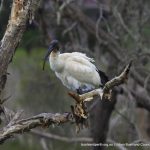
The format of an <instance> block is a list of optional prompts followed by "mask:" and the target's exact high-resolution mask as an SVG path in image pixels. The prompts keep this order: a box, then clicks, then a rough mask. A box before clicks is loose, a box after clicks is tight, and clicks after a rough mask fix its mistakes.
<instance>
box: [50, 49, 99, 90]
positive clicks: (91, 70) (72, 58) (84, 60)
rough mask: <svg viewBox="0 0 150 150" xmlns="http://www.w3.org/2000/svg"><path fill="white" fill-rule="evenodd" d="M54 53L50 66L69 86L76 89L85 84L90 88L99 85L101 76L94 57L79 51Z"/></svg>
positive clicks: (51, 55) (51, 56)
mask: <svg viewBox="0 0 150 150" xmlns="http://www.w3.org/2000/svg"><path fill="white" fill-rule="evenodd" d="M53 53H54V52H52V53H51V54H50V57H49V63H50V67H51V69H52V70H53V71H55V74H56V76H57V77H58V78H59V79H60V80H61V81H62V83H63V84H64V85H65V86H66V87H67V88H69V89H71V90H74V91H75V90H77V89H79V88H82V87H83V86H86V87H87V88H89V89H92V88H95V87H98V86H99V84H100V77H99V74H98V72H97V69H96V67H95V65H94V64H92V62H94V60H93V59H91V58H89V57H87V56H86V55H85V54H82V53H78V52H74V53H64V54H60V53H59V52H57V54H56V53H55V54H53Z"/></svg>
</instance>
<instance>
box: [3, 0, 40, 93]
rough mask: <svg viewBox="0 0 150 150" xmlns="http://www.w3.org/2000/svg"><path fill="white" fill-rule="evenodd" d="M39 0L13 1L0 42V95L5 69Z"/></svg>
mask: <svg viewBox="0 0 150 150" xmlns="http://www.w3.org/2000/svg"><path fill="white" fill-rule="evenodd" d="M39 2H40V0H35V1H32V0H13V4H12V9H11V15H10V19H9V21H8V25H7V29H6V31H5V34H4V36H3V38H2V40H1V42H0V68H1V69H0V93H1V91H2V90H3V88H4V86H5V82H6V80H7V68H8V64H9V63H10V61H11V59H12V57H13V54H14V52H15V49H16V47H17V45H18V44H19V42H20V41H21V38H22V35H23V33H24V31H25V28H26V23H27V20H28V19H31V18H33V16H34V12H35V10H36V8H37V7H38V5H39Z"/></svg>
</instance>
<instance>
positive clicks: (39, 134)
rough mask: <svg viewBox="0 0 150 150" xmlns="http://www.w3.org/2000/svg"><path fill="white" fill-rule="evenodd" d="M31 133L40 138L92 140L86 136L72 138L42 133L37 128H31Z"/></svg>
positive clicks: (75, 140)
mask: <svg viewBox="0 0 150 150" xmlns="http://www.w3.org/2000/svg"><path fill="white" fill-rule="evenodd" d="M31 134H34V135H38V136H40V137H42V138H46V139H54V140H59V141H62V142H69V143H72V142H92V141H93V140H92V138H88V137H77V138H73V137H64V136H60V135H56V134H52V133H44V132H40V131H38V130H31Z"/></svg>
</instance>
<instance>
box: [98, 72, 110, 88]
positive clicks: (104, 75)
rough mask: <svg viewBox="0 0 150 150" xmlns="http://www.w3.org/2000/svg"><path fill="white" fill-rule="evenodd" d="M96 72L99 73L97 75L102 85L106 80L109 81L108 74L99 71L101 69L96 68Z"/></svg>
mask: <svg viewBox="0 0 150 150" xmlns="http://www.w3.org/2000/svg"><path fill="white" fill-rule="evenodd" d="M97 72H98V73H99V76H100V80H101V83H102V85H103V86H104V85H105V84H106V83H107V82H108V81H109V78H108V76H107V75H106V74H105V72H103V71H101V70H99V69H98V70H97Z"/></svg>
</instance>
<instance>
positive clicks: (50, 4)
mask: <svg viewBox="0 0 150 150" xmlns="http://www.w3.org/2000/svg"><path fill="white" fill-rule="evenodd" d="M11 5H12V0H0V39H2V37H3V34H4V32H5V29H6V27H7V23H8V19H9V14H10V10H11ZM52 39H58V40H59V41H60V43H61V51H62V52H73V51H78V52H83V53H86V54H87V56H89V57H93V58H94V59H95V64H96V65H97V66H98V68H99V69H101V70H103V71H104V72H106V74H107V75H108V76H109V79H111V78H113V77H114V76H116V75H118V74H119V73H120V72H121V71H122V70H123V68H124V67H125V65H126V64H128V63H129V61H130V60H131V59H132V60H134V62H133V66H132V69H131V73H130V77H129V80H128V82H127V83H126V84H124V85H122V86H119V87H117V88H115V89H114V91H113V93H114V94H113V98H112V101H111V102H104V101H99V99H95V100H94V101H93V102H92V103H90V104H89V106H88V108H89V114H90V119H89V124H90V126H89V128H88V129H83V130H81V132H80V133H79V134H76V132H75V125H73V124H70V123H67V124H64V125H60V126H53V127H50V128H48V129H35V130H34V131H32V132H30V133H26V134H23V135H16V137H15V138H14V139H13V138H12V139H11V140H8V141H7V142H6V143H4V144H3V145H2V146H1V147H0V150H88V149H95V150H96V149H97V150H99V149H103V148H101V147H94V148H92V147H84V146H81V143H84V142H85V143H87V142H89V141H90V140H92V139H93V140H94V142H95V143H106V142H108V143H139V142H142V143H148V142H150V50H149V49H150V1H149V0H144V1H143V0H137V1H130V0H43V1H42V2H41V5H40V7H39V9H38V10H37V12H36V16H35V19H34V21H33V22H32V23H31V24H30V23H29V22H28V23H27V30H26V32H25V33H24V36H23V38H22V40H21V43H20V45H19V46H18V48H17V50H16V53H15V55H14V57H13V61H12V63H11V64H10V65H9V69H8V72H9V73H10V75H9V76H8V80H7V85H6V88H5V90H4V91H3V97H9V96H10V98H9V100H8V101H7V103H6V105H7V107H8V108H10V109H12V110H14V111H15V112H16V111H18V110H24V113H23V115H24V117H29V116H32V115H36V114H38V113H42V112H53V113H56V112H60V113H61V112H62V113H63V112H67V111H70V105H71V104H73V101H72V99H71V98H70V97H69V96H68V94H67V92H68V90H67V89H66V88H64V87H63V85H62V84H61V82H60V81H59V80H58V79H57V78H56V77H55V74H54V73H53V72H52V71H51V70H50V68H49V64H48V63H47V64H46V67H45V70H44V71H43V70H42V63H43V57H44V55H45V53H46V50H47V47H48V45H49V43H50V41H51V40H52ZM41 133H46V134H48V135H49V136H45V135H42V134H41ZM56 137H57V138H56ZM80 137H84V140H81V141H80ZM63 138H66V140H63ZM71 138H75V139H79V142H77V141H76V140H72V142H71V141H69V139H71ZM121 148H122V149H123V148H124V149H125V147H109V148H107V149H110V150H111V149H113V150H115V149H116V150H117V149H121ZM145 148H148V147H142V146H141V147H140V149H141V150H142V149H145ZM126 149H131V150H133V149H135V150H136V147H127V148H126ZM149 149H150V147H149Z"/></svg>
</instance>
